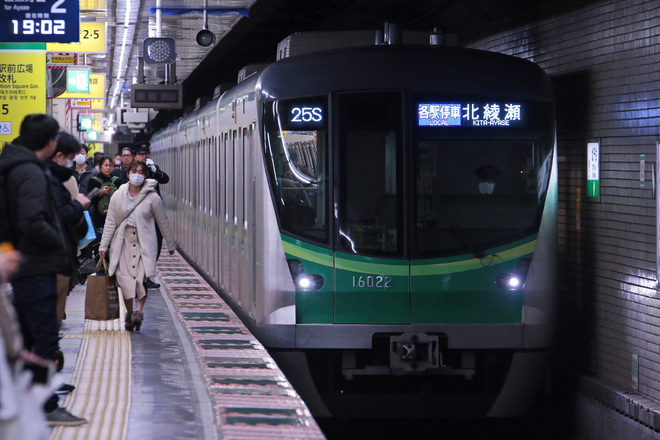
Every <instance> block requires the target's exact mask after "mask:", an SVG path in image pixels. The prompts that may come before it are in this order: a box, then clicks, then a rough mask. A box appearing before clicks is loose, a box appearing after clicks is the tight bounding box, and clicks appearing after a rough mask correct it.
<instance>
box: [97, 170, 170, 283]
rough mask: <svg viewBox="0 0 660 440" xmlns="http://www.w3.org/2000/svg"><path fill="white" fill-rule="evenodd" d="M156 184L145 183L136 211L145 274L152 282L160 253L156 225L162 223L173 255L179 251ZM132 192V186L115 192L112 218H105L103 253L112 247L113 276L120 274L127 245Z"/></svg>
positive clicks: (136, 201)
mask: <svg viewBox="0 0 660 440" xmlns="http://www.w3.org/2000/svg"><path fill="white" fill-rule="evenodd" d="M156 183H157V182H156V181H155V180H153V179H145V181H144V184H143V185H142V189H141V190H140V193H139V194H138V195H137V196H136V199H135V206H136V208H135V211H133V215H134V216H135V227H136V229H137V235H138V238H139V240H140V248H141V249H142V261H143V264H144V270H145V274H146V276H147V277H149V278H151V277H153V276H155V275H156V257H157V253H158V241H157V238H156V227H155V224H154V221H155V222H156V223H158V227H159V228H160V232H161V233H162V234H163V238H164V239H165V243H166V244H167V249H168V250H170V251H173V250H176V243H175V242H174V234H173V232H172V229H171V228H170V223H169V221H168V220H167V214H166V213H165V206H164V205H163V201H162V200H161V198H160V197H159V196H158V194H157V193H156V191H155V189H154V188H155V186H156ZM128 189H129V185H122V186H120V187H119V189H118V190H117V191H115V193H114V194H113V195H112V198H111V199H110V206H109V207H108V214H107V215H106V217H105V227H104V228H103V237H102V238H101V245H100V246H99V251H103V252H106V251H107V250H108V246H109V247H110V267H109V268H108V275H110V276H112V275H114V274H115V272H116V270H117V266H118V264H119V260H120V254H121V249H122V243H123V242H124V234H125V231H126V225H127V222H124V221H123V220H124V219H125V218H126V217H127V215H128V208H127V207H128V202H129V200H128ZM115 231H116V233H115Z"/></svg>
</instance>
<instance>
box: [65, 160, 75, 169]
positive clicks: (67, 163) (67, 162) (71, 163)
mask: <svg viewBox="0 0 660 440" xmlns="http://www.w3.org/2000/svg"><path fill="white" fill-rule="evenodd" d="M72 166H73V161H72V160H71V159H67V160H66V167H67V168H71V167H72Z"/></svg>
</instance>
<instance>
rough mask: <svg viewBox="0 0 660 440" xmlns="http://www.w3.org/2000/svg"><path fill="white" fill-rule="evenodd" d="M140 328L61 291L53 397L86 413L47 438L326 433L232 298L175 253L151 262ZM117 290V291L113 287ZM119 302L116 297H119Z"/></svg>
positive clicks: (312, 436) (312, 439)
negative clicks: (59, 382)
mask: <svg viewBox="0 0 660 440" xmlns="http://www.w3.org/2000/svg"><path fill="white" fill-rule="evenodd" d="M157 279H158V282H159V283H160V284H161V287H160V288H159V289H150V290H149V293H148V296H147V302H146V305H145V308H144V315H145V319H144V322H143V324H142V328H141V329H140V331H132V332H128V331H125V330H124V326H123V319H124V311H123V310H122V312H121V316H120V318H119V319H117V320H113V321H90V320H85V319H84V302H85V286H84V285H79V286H77V287H76V288H75V289H74V290H73V291H72V292H71V294H70V295H69V297H68V299H67V308H66V320H65V321H64V322H63V325H62V332H63V334H64V336H63V338H62V339H61V341H60V346H61V349H62V351H63V352H64V357H65V362H64V368H63V370H62V372H61V373H60V374H61V375H63V379H64V381H65V382H66V383H70V384H73V385H75V387H76V388H75V390H74V391H73V392H71V393H70V394H68V395H67V396H65V397H64V398H62V397H61V398H60V405H61V406H63V407H65V408H66V409H67V410H69V411H70V412H71V413H73V414H75V415H76V416H79V417H84V418H86V419H87V420H88V423H87V424H85V425H82V426H79V427H61V426H60V427H54V428H53V429H52V431H51V434H50V439H51V440H74V439H76V440H78V439H79V440H94V439H98V440H115V439H117V440H120V439H121V440H123V439H140V440H145V439H160V440H165V439H184V438H185V439H209V440H215V439H309V440H316V439H324V438H325V437H324V435H323V433H322V432H321V430H320V429H319V427H318V425H317V423H316V421H315V420H314V419H313V418H312V417H311V414H310V412H309V410H308V408H307V406H306V405H305V403H304V402H303V401H302V400H301V398H300V397H299V396H298V394H297V393H296V391H295V390H294V389H293V388H292V386H291V385H290V384H289V382H288V381H287V379H286V377H285V376H284V374H283V373H282V372H281V371H280V370H279V368H278V367H277V365H276V363H275V362H274V361H273V359H272V358H271V357H270V355H269V354H268V352H267V351H266V350H265V349H264V347H263V346H262V345H261V344H260V343H259V341H258V340H257V339H256V338H255V337H254V336H252V335H251V334H250V333H249V331H248V330H247V329H246V328H245V326H244V325H243V324H242V323H241V321H240V320H239V319H238V318H237V317H236V315H235V314H234V313H233V311H232V310H231V309H230V307H229V306H228V305H227V304H225V303H224V301H222V299H221V298H220V297H219V296H218V295H217V294H216V292H215V291H213V289H212V288H211V287H210V286H209V285H208V284H207V283H206V282H205V281H204V279H203V278H202V277H201V276H200V275H199V274H197V273H196V272H195V270H194V269H193V268H192V267H191V266H190V265H188V263H187V262H186V261H185V260H184V259H183V257H181V256H180V255H179V254H178V253H175V254H174V255H172V256H169V255H166V254H163V255H162V256H161V257H160V259H159V262H158V278H157ZM120 295H121V294H120ZM122 308H123V307H122Z"/></svg>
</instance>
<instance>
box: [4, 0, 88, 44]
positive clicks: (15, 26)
mask: <svg viewBox="0 0 660 440" xmlns="http://www.w3.org/2000/svg"><path fill="white" fill-rule="evenodd" d="M0 3H2V17H1V18H0V42H5V43H23V42H29V43H73V42H78V41H80V2H79V0H43V1H40V2H27V1H26V2H17V1H16V0H0Z"/></svg>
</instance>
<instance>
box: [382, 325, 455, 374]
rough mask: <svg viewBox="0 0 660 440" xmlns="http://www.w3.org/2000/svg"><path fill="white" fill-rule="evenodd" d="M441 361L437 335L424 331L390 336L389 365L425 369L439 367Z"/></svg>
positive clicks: (408, 369)
mask: <svg viewBox="0 0 660 440" xmlns="http://www.w3.org/2000/svg"><path fill="white" fill-rule="evenodd" d="M445 366H446V365H444V364H443V362H442V352H441V351H440V341H439V337H438V336H429V335H427V334H426V333H403V334H401V335H399V336H392V337H390V367H391V368H392V369H399V370H404V371H418V372H421V371H425V370H428V369H432V368H441V367H445Z"/></svg>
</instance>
